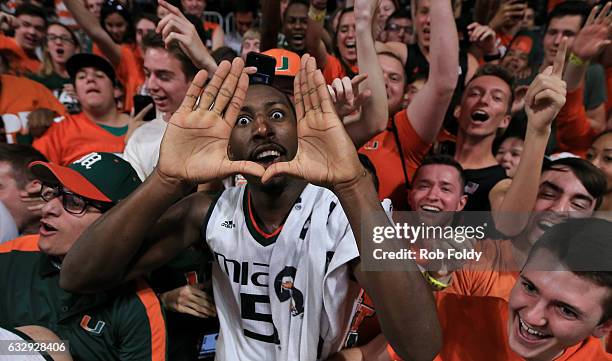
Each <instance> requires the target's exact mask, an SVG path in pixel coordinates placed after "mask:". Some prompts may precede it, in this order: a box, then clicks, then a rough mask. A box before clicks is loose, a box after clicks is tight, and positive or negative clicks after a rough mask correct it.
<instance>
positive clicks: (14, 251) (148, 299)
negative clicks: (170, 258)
mask: <svg viewBox="0 0 612 361" xmlns="http://www.w3.org/2000/svg"><path fill="white" fill-rule="evenodd" d="M38 237H39V236H38V235H34V236H24V237H20V238H17V239H15V240H13V241H10V242H7V243H3V244H0V274H2V279H1V280H0V290H2V291H1V292H0V326H2V327H5V328H8V327H10V328H12V327H19V326H24V325H40V326H44V327H47V328H49V329H50V330H51V331H53V332H55V333H56V334H57V335H58V336H59V338H60V339H62V340H67V341H68V342H69V347H70V353H71V354H72V356H73V358H74V359H75V360H100V361H108V360H142V361H144V360H151V361H153V360H155V361H157V360H161V361H165V360H166V327H165V321H164V317H163V313H162V309H161V306H160V303H159V301H158V299H157V297H156V295H155V293H154V292H153V291H152V290H151V289H150V288H149V287H148V286H147V285H146V283H144V281H141V282H138V284H134V283H132V284H128V285H125V286H123V287H121V288H119V289H115V290H113V291H110V292H105V293H97V294H87V295H80V294H75V293H70V292H66V291H64V290H62V289H61V288H60V287H59V268H58V265H57V263H54V262H53V261H52V260H51V259H50V258H49V257H48V256H47V255H46V254H44V253H42V252H41V251H40V250H39V249H38ZM85 262H86V260H85Z"/></svg>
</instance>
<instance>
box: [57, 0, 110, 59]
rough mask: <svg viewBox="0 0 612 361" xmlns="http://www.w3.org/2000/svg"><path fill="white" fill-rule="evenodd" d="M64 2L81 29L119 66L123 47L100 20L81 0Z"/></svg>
mask: <svg viewBox="0 0 612 361" xmlns="http://www.w3.org/2000/svg"><path fill="white" fill-rule="evenodd" d="M64 4H66V8H68V10H69V11H70V13H71V14H72V16H74V19H75V20H76V21H77V23H78V24H79V26H80V27H81V29H83V30H85V32H86V33H87V35H89V36H90V37H91V40H93V42H94V43H96V44H97V45H98V46H99V47H100V50H102V53H103V54H105V55H106V56H107V57H108V60H110V62H111V64H113V66H115V67H117V66H119V63H120V62H121V47H120V46H119V45H118V44H116V43H115V41H114V40H113V39H112V38H111V36H110V35H108V33H107V32H106V31H105V30H104V29H103V28H102V25H100V21H98V19H96V17H95V16H94V15H93V14H92V13H90V12H89V10H87V9H86V8H85V5H84V4H83V2H82V1H81V0H66V1H64Z"/></svg>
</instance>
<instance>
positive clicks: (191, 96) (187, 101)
mask: <svg viewBox="0 0 612 361" xmlns="http://www.w3.org/2000/svg"><path fill="white" fill-rule="evenodd" d="M207 78H208V72H207V71H206V70H200V71H199V72H198V73H197V74H196V76H195V77H194V78H193V80H192V81H191V85H189V89H187V93H186V94H185V98H184V99H183V102H182V103H181V106H180V107H179V109H178V111H177V112H178V113H190V112H192V111H193V109H194V107H195V104H196V101H197V100H198V97H199V96H200V94H201V93H202V89H203V88H204V84H206V79H207ZM200 103H201V102H200Z"/></svg>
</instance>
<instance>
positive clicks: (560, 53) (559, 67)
mask: <svg viewBox="0 0 612 361" xmlns="http://www.w3.org/2000/svg"><path fill="white" fill-rule="evenodd" d="M566 53H567V37H565V36H564V37H563V39H561V44H559V48H558V50H557V55H556V56H555V60H554V62H553V68H552V75H553V76H556V77H558V78H562V77H563V68H564V67H565V55H566Z"/></svg>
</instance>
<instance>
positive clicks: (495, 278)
mask: <svg viewBox="0 0 612 361" xmlns="http://www.w3.org/2000/svg"><path fill="white" fill-rule="evenodd" d="M474 249H475V250H476V251H481V252H483V253H482V256H481V260H480V261H479V262H478V263H476V262H468V263H466V264H465V265H464V266H463V268H461V269H460V270H456V271H455V272H453V281H452V282H451V285H450V286H449V287H448V288H446V289H445V290H444V293H455V294H459V295H465V296H492V297H498V298H501V299H504V300H506V301H507V300H508V299H509V298H510V291H512V288H513V287H514V284H515V282H516V280H517V279H518V276H519V271H520V267H519V265H517V264H516V262H515V260H514V256H513V252H512V241H511V240H490V239H486V240H483V241H479V242H478V243H477V244H476V245H475V246H474Z"/></svg>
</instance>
